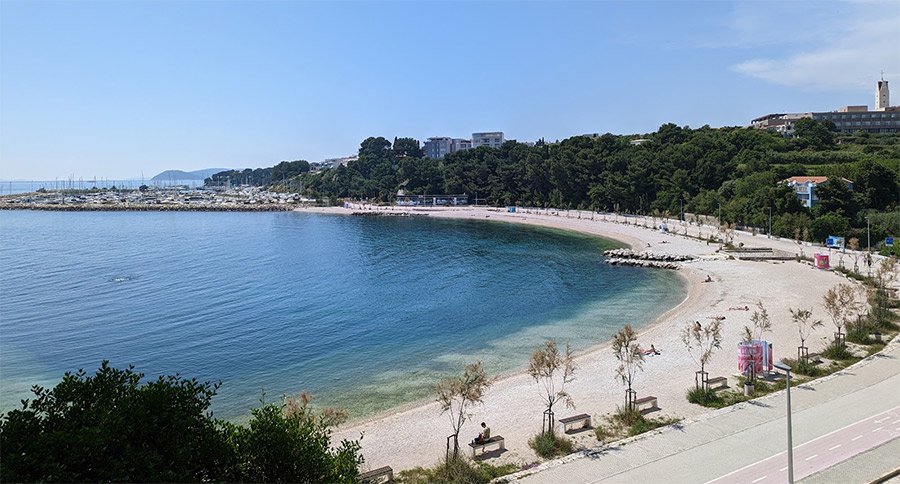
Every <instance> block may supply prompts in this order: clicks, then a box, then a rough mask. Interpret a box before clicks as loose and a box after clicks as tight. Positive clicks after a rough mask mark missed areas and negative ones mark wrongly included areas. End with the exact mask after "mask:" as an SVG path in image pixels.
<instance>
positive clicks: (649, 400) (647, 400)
mask: <svg viewBox="0 0 900 484" xmlns="http://www.w3.org/2000/svg"><path fill="white" fill-rule="evenodd" d="M632 405H634V409H635V410H637V411H640V410H641V407H643V406H644V405H649V406H648V407H647V409H648V410H656V409H658V408H659V407H657V406H656V397H653V396H649V397H644V398H638V399H637V400H635V401H634V402H632Z"/></svg>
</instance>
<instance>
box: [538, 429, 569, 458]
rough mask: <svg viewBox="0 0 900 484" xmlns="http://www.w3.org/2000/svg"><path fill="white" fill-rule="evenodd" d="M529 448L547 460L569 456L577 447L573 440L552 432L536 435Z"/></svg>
mask: <svg viewBox="0 0 900 484" xmlns="http://www.w3.org/2000/svg"><path fill="white" fill-rule="evenodd" d="M528 446H529V447H531V448H532V449H534V452H535V453H536V454H537V455H539V456H541V457H543V458H545V459H552V458H554V457H558V456H563V455H569V454H571V453H572V452H574V451H575V445H574V444H573V443H572V441H571V440H569V439H567V438H565V437H561V436H558V435H556V434H555V433H552V432H545V433H542V434H538V435H535V436H534V437H532V438H531V440H529V441H528Z"/></svg>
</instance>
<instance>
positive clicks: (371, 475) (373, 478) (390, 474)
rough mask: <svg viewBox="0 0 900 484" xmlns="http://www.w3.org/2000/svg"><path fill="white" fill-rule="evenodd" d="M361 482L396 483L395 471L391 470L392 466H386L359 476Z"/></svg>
mask: <svg viewBox="0 0 900 484" xmlns="http://www.w3.org/2000/svg"><path fill="white" fill-rule="evenodd" d="M384 478H387V479H384ZM382 479H384V480H382ZM359 481H360V482H367V483H373V484H374V483H380V482H394V469H391V466H384V467H379V468H378V469H373V470H371V471H369V472H363V473H362V474H360V475H359Z"/></svg>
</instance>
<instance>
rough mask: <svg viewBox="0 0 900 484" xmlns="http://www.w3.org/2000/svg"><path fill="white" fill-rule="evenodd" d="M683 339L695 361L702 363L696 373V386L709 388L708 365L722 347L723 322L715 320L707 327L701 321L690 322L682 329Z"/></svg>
mask: <svg viewBox="0 0 900 484" xmlns="http://www.w3.org/2000/svg"><path fill="white" fill-rule="evenodd" d="M681 341H682V343H684V345H685V346H686V347H687V350H688V354H689V355H691V358H692V359H693V360H694V362H695V363H697V364H698V365H700V371H698V372H696V374H695V375H694V386H695V387H696V388H702V389H703V390H707V389H708V388H709V387H708V385H707V380H709V378H708V375H707V373H706V365H707V363H709V360H710V359H711V358H712V355H713V351H714V350H716V349H720V348H721V347H722V322H721V321H719V320H715V321H713V322H711V323H708V324H707V325H706V327H705V328H704V327H702V326H701V325H700V321H694V322H693V323H688V324H687V326H685V327H684V329H682V330H681ZM698 377H699V378H698Z"/></svg>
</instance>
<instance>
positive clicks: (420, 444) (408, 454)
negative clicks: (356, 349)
mask: <svg viewBox="0 0 900 484" xmlns="http://www.w3.org/2000/svg"><path fill="white" fill-rule="evenodd" d="M383 209H384V207H377V208H376V209H375V210H373V211H376V212H377V211H378V210H383ZM354 210H355V209H354V208H352V207H351V208H349V209H348V208H337V207H318V208H304V209H298V210H297V211H298V212H308V213H323V214H334V215H349V214H350V213H352V212H353V211H354ZM389 210H391V212H393V214H397V213H398V212H401V211H403V212H409V213H415V214H418V215H424V214H427V215H429V216H433V217H435V218H453V219H476V220H488V221H499V222H508V223H520V224H523V225H533V226H541V227H547V228H553V229H560V230H566V231H571V232H577V233H580V234H586V235H589V236H597V237H602V238H604V239H609V240H613V241H617V242H620V243H624V244H625V245H627V246H631V248H633V249H635V250H650V251H653V252H661V253H668V254H673V255H674V254H680V255H693V256H695V257H696V259H695V260H693V261H690V262H686V263H682V264H681V269H680V270H679V271H676V273H680V274H678V277H680V278H682V280H683V281H686V283H687V288H686V289H687V293H686V294H685V297H684V298H683V299H682V300H681V302H679V303H678V304H676V305H675V306H674V307H672V308H670V309H667V310H666V311H665V312H663V313H661V314H660V315H658V316H657V317H655V318H653V320H652V321H650V322H648V323H647V324H646V325H644V326H641V327H640V329H639V330H638V340H639V344H641V345H642V346H644V347H648V346H649V345H650V343H653V344H654V345H655V346H656V347H657V348H658V349H659V350H660V351H661V355H660V356H653V357H648V358H647V361H646V362H645V366H644V372H643V373H639V374H638V376H637V381H636V383H635V387H634V388H635V389H636V390H637V391H638V393H639V396H641V395H649V394H652V395H654V396H657V397H658V398H659V406H660V409H661V410H660V411H659V412H656V413H653V414H651V416H666V417H679V418H694V417H696V416H698V415H701V414H703V413H706V412H708V411H709V409H706V408H704V407H700V406H697V405H693V404H690V403H688V402H687V400H686V399H685V397H684V393H685V391H686V390H687V389H688V388H689V387H690V386H692V382H693V373H694V371H696V370H697V368H695V363H694V362H693V361H692V360H691V358H690V356H689V355H688V354H687V351H686V349H685V348H684V345H683V344H682V343H681V341H680V336H679V333H680V330H681V328H682V327H683V326H684V325H685V324H686V323H690V322H692V321H695V320H697V321H705V320H707V318H710V319H712V318H713V317H716V316H721V315H724V316H726V317H727V321H725V324H724V325H723V344H722V349H720V350H718V351H717V352H716V353H715V354H714V355H713V358H712V361H711V362H710V363H709V364H708V365H707V370H708V371H710V374H711V375H712V376H725V377H726V378H728V379H729V380H730V384H731V385H732V386H733V385H734V383H735V381H736V380H735V379H734V373H735V371H734V369H735V367H734V365H735V362H736V348H735V346H736V344H737V342H738V341H740V333H741V330H742V328H743V326H744V325H746V324H750V323H749V317H750V314H751V312H752V311H730V310H729V307H735V306H740V307H742V306H752V305H754V304H756V302H757V301H763V302H764V304H765V305H766V308H767V309H768V310H769V312H770V315H771V316H772V319H773V325H774V326H775V329H774V330H773V332H772V333H773V334H769V335H766V337H765V338H766V339H768V340H769V341H771V342H773V344H774V348H775V352H776V360H777V359H779V358H782V357H789V356H790V355H791V354H792V352H795V351H796V344H797V342H795V341H794V340H795V339H796V337H795V336H794V334H795V332H796V329H795V327H794V326H793V325H792V324H791V323H790V319H789V317H788V314H787V309H788V308H789V307H801V306H802V307H808V306H812V307H813V308H814V314H815V317H817V318H823V317H825V314H824V312H823V310H822V309H821V303H820V302H821V296H822V294H824V292H825V291H826V290H827V289H828V288H830V287H831V286H832V285H834V284H837V283H838V282H843V278H842V277H838V276H836V275H835V273H832V272H830V271H817V270H812V269H811V267H810V266H809V265H806V264H799V263H797V262H794V261H790V262H785V261H747V260H735V259H733V258H731V260H729V257H728V256H726V255H724V254H720V253H717V249H718V245H717V244H711V245H707V244H706V242H705V241H703V242H701V241H699V240H695V239H691V238H687V237H684V236H683V235H680V234H681V231H680V230H679V231H678V234H674V233H660V232H658V231H655V230H651V229H648V228H644V227H641V226H637V225H634V223H635V221H643V220H644V219H643V218H633V217H630V218H629V219H628V220H629V222H631V223H629V224H625V223H616V222H614V221H613V220H608V221H602V220H598V219H597V218H596V215H595V216H594V220H591V219H589V218H574V217H572V216H569V217H561V216H558V215H552V214H545V213H541V214H535V213H529V212H528V211H527V210H522V211H520V212H518V213H508V212H506V211H504V210H502V209H496V208H483V207H467V208H447V209H430V210H427V211H426V210H416V209H407V208H401V209H400V210H397V207H394V208H392V209H389ZM572 213H575V212H572ZM581 214H582V213H581V212H579V215H581ZM691 230H694V229H693V228H692V229H691ZM744 239H747V242H748V243H756V244H759V243H765V244H766V245H780V246H782V247H780V248H781V249H782V250H788V251H790V250H791V249H793V248H795V247H790V246H787V244H792V243H793V241H791V242H784V241H774V240H771V239H765V238H764V237H763V238H757V237H754V236H751V235H750V234H738V235H737V239H736V242H735V243H737V240H742V241H743V240H744ZM648 245H649V247H648ZM651 270H653V269H651ZM656 270H664V269H656ZM706 276H710V277H712V280H713V282H712V283H709V284H707V283H704V280H705V278H706ZM823 319H827V317H826V318H823ZM832 330H833V328H831V326H830V324H829V325H827V326H824V327H822V328H819V329H818V330H816V331H815V332H814V333H813V335H812V336H811V337H810V338H809V340H807V344H808V346H810V347H811V350H810V351H813V352H814V351H816V350H818V349H819V348H821V347H824V345H825V342H826V340H827V338H828V336H829V335H830V332H831V331H832ZM555 338H556V339H557V340H558V342H559V343H561V344H563V343H566V342H567V341H566V336H565V335H558V336H555ZM609 347H610V341H599V342H597V343H595V344H591V345H589V346H588V347H587V348H585V349H582V350H580V351H579V352H578V353H577V354H576V359H575V360H576V364H577V365H578V366H579V369H578V370H577V371H576V380H575V381H574V382H572V383H571V384H570V385H569V386H568V387H567V391H568V392H569V393H572V394H573V396H574V398H575V400H576V405H577V409H575V410H569V409H565V408H559V409H555V410H556V412H557V418H561V417H565V416H567V415H570V414H575V413H588V414H590V415H592V417H593V418H594V421H595V423H597V422H598V419H600V418H602V416H603V415H606V414H609V413H610V412H612V411H614V410H615V408H616V406H617V404H618V405H620V404H621V402H620V400H622V398H623V396H624V387H622V386H621V385H620V384H619V383H618V382H617V381H615V375H614V366H615V360H614V358H613V356H612V353H611V352H610V351H609ZM526 363H527V361H523V365H524V364H526ZM536 387H537V386H536V385H535V384H534V383H533V380H532V379H531V378H530V376H528V375H527V373H524V372H523V371H521V370H520V371H519V372H516V373H514V374H511V375H508V376H504V377H502V378H499V379H497V380H495V382H494V385H493V386H492V387H491V388H490V389H489V390H488V392H487V394H486V397H485V405H482V406H478V407H475V408H474V409H473V418H472V420H470V421H468V422H466V424H465V425H464V426H463V429H462V430H461V433H460V440H461V441H467V440H468V438H469V437H470V434H472V435H474V434H477V429H476V425H477V423H478V422H480V421H488V422H490V426H491V427H492V429H493V430H494V433H496V434H499V435H503V436H504V438H505V439H506V443H507V451H506V452H503V453H501V455H499V456H498V457H495V458H490V459H489V462H491V463H494V464H503V463H519V464H522V463H528V462H534V461H536V460H539V459H538V458H537V457H536V456H535V455H534V453H533V451H532V450H531V449H530V448H529V447H528V446H527V440H528V438H530V437H531V436H532V435H534V434H535V433H537V432H538V431H539V429H540V422H539V417H540V412H541V411H542V409H541V405H540V403H539V395H538V392H537V388H536ZM449 433H450V428H449V426H448V425H447V422H446V416H444V415H441V414H440V410H439V407H438V405H437V403H436V402H433V401H427V400H419V401H416V402H411V403H409V404H406V405H403V406H400V407H395V408H394V409H393V410H392V411H386V412H382V413H379V414H378V415H374V416H369V417H366V418H362V419H359V420H354V421H352V422H348V423H346V424H344V425H342V426H341V427H339V428H338V429H336V431H335V432H334V437H335V438H336V439H338V440H340V439H344V438H349V439H358V438H359V437H360V435H362V436H363V438H362V440H361V441H360V443H361V445H362V452H363V455H364V457H365V458H366V464H365V467H367V468H377V467H380V466H384V465H390V466H391V467H393V468H394V470H395V471H400V470H403V469H408V468H411V467H416V466H430V465H433V464H435V463H436V462H437V461H438V459H439V458H440V457H441V456H442V455H443V453H444V450H445V449H444V442H443V440H444V438H443V436H445V435H447V434H449ZM572 438H573V440H574V441H575V443H576V446H578V445H583V446H587V447H591V446H593V445H595V443H596V440H595V439H594V438H593V433H591V432H583V433H580V434H576V435H574V436H572ZM410 442H413V443H415V444H416V445H413V446H410V445H408V444H409V443H410ZM463 449H464V450H468V449H466V448H465V446H463ZM492 455H496V453H493V454H492Z"/></svg>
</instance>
